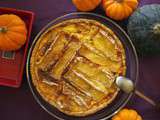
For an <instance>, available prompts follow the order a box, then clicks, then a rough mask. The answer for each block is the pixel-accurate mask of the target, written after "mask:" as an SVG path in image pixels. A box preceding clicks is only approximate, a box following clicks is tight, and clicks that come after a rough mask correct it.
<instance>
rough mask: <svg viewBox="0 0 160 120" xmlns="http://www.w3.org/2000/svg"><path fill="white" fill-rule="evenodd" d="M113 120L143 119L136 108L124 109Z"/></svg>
mask: <svg viewBox="0 0 160 120" xmlns="http://www.w3.org/2000/svg"><path fill="white" fill-rule="evenodd" d="M112 120H142V117H141V116H140V115H138V113H137V112H136V111H135V110H132V109H123V110H121V111H120V112H119V113H118V114H117V115H115V116H114V117H113V118H112Z"/></svg>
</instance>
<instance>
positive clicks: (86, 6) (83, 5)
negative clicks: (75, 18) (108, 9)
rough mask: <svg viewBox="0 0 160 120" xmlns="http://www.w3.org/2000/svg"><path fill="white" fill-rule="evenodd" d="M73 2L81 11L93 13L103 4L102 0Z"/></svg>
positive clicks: (76, 0)
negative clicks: (92, 11)
mask: <svg viewBox="0 0 160 120" xmlns="http://www.w3.org/2000/svg"><path fill="white" fill-rule="evenodd" d="M72 2H73V4H74V5H75V6H76V8H77V9H78V10H80V11H91V10H94V9H95V8H96V7H97V6H98V5H99V4H100V3H101V0H72Z"/></svg>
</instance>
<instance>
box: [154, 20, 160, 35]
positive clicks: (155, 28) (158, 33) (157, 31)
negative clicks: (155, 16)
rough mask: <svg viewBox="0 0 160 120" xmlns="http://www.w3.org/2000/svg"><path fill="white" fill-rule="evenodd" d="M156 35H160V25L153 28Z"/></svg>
mask: <svg viewBox="0 0 160 120" xmlns="http://www.w3.org/2000/svg"><path fill="white" fill-rule="evenodd" d="M153 31H154V34H156V35H160V23H157V24H155V25H154V27H153Z"/></svg>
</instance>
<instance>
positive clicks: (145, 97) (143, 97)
mask: <svg viewBox="0 0 160 120" xmlns="http://www.w3.org/2000/svg"><path fill="white" fill-rule="evenodd" d="M135 94H136V95H137V96H139V97H140V98H142V99H143V100H145V101H146V102H148V103H150V104H151V105H153V106H154V107H156V106H157V104H156V102H155V101H154V100H152V99H151V98H149V97H147V96H145V95H144V94H143V93H141V92H140V91H138V90H135Z"/></svg>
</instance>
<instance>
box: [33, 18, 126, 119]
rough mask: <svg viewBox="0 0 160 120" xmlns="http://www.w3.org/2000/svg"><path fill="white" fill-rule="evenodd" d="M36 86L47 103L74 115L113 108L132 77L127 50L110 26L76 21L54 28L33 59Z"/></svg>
mask: <svg viewBox="0 0 160 120" xmlns="http://www.w3.org/2000/svg"><path fill="white" fill-rule="evenodd" d="M30 73H31V77H32V82H33V85H34V86H35V88H36V90H37V91H38V92H39V94H40V95H41V96H42V98H43V99H44V100H45V101H46V102H48V103H49V104H51V105H52V106H54V107H56V108H57V109H58V110H59V111H61V112H63V113H65V114H67V115H71V116H87V115H90V114H93V113H95V112H97V111H99V110H101V109H103V108H104V107H107V106H108V105H109V104H110V103H112V101H113V100H114V99H115V97H116V96H117V94H118V92H119V89H118V87H117V86H116V85H115V82H114V81H115V78H116V77H117V76H120V75H123V76H124V75H125V74H126V56H125V50H124V47H123V45H122V43H121V41H120V40H119V38H118V37H117V36H116V34H115V33H114V32H113V31H112V30H111V29H110V28H108V27H107V26H105V25H103V24H101V23H100V22H98V21H96V20H91V19H80V18H77V19H70V20H65V21H63V22H61V23H58V24H56V25H53V26H51V27H49V28H48V29H47V30H46V31H45V32H44V33H43V34H41V36H40V37H39V39H38V41H37V42H36V44H35V46H34V49H33V51H32V54H31V58H30Z"/></svg>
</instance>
